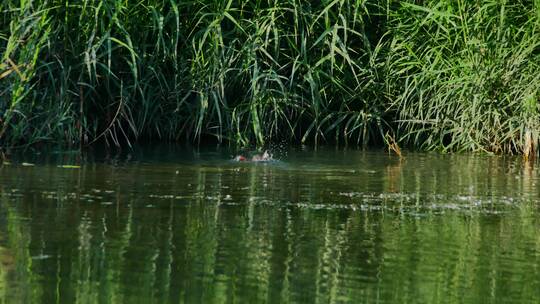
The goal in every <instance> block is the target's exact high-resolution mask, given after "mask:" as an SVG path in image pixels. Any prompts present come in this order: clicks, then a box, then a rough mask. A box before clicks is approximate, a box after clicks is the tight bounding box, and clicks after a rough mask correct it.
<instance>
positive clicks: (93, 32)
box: [0, 0, 540, 152]
mask: <svg viewBox="0 0 540 304" xmlns="http://www.w3.org/2000/svg"><path fill="white" fill-rule="evenodd" d="M413 2H414V1H401V2H396V1H390V0H368V1H353V0H335V1H321V2H305V1H298V0H286V1H271V0H265V1H232V0H230V1H200V0H199V1H174V0H169V1H155V0H149V1H143V2H138V3H132V2H126V1H120V0H108V1H101V0H86V1H78V2H71V1H65V0H63V1H60V0H50V1H20V0H19V1H15V0H8V1H4V2H2V4H0V11H2V15H1V17H0V18H1V19H0V52H1V54H2V63H1V65H0V94H1V95H0V98H1V99H0V111H1V113H0V114H1V115H2V116H1V117H2V121H1V122H0V126H1V129H0V130H1V131H0V132H1V133H0V140H1V144H2V145H3V146H5V147H8V146H16V145H19V144H32V143H36V142H43V141H45V142H60V143H64V144H68V145H81V146H83V145H87V144H92V143H95V142H98V141H105V142H107V143H108V144H115V145H130V144H131V142H132V141H134V140H137V139H139V138H150V139H159V140H170V141H182V140H189V141H196V142H197V141H200V140H201V139H203V138H207V137H215V138H216V139H217V140H219V141H227V142H230V143H235V144H241V145H251V144H256V145H258V146H262V145H264V144H265V143H266V142H268V141H273V140H287V141H292V142H312V143H315V144H318V143H321V142H344V143H348V144H363V145H367V144H373V143H386V142H387V141H388V140H389V139H391V140H392V142H393V141H394V138H395V140H396V141H397V143H398V144H400V145H411V146H413V147H422V148H426V149H439V150H472V151H477V150H484V151H493V152H526V151H529V152H530V150H532V149H534V148H535V147H536V145H537V142H538V136H539V135H538V132H537V131H536V130H538V128H537V127H538V115H537V112H538V107H537V103H538V98H539V93H538V91H539V83H540V81H539V80H540V79H539V76H538V74H539V73H537V72H536V71H538V67H539V64H540V59H539V56H540V55H539V52H538V39H539V38H538V37H539V35H538V29H539V20H540V16H539V13H538V11H539V7H540V6H539V1H538V0H536V1H535V2H530V1H529V2H525V1H524V2H518V4H516V3H507V2H505V1H476V3H469V2H465V1H458V2H455V1H443V2H440V1H425V2H424V4H423V5H422V6H418V5H415V4H412V3H413ZM527 147H529V148H527Z"/></svg>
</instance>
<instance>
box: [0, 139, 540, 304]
mask: <svg viewBox="0 0 540 304" xmlns="http://www.w3.org/2000/svg"><path fill="white" fill-rule="evenodd" d="M276 154H279V155H278V158H279V160H278V161H272V162H266V163H250V162H246V163H243V162H242V163H239V162H233V161H231V160H230V159H231V158H232V157H233V156H234V155H233V153H231V152H230V151H228V150H226V149H218V148H205V149H200V150H198V149H187V148H181V149H180V148H175V147H166V148H155V149H141V150H138V151H134V152H130V153H124V154H120V155H114V156H107V155H101V156H98V155H91V156H89V155H83V156H82V157H81V156H79V155H77V154H69V153H48V154H47V155H46V156H44V155H26V156H19V157H13V159H11V163H10V164H8V165H3V166H1V167H0V303H72V302H78V303H502V302H505V303H510V302H513V303H538V302H539V301H540V217H539V213H540V212H539V206H540V205H539V203H540V196H539V194H540V185H539V171H538V169H537V167H536V166H535V165H534V163H529V162H524V161H523V160H522V159H521V158H518V157H515V158H513V157H501V156H486V155H483V156H482V155H441V154H436V153H407V154H406V157H405V159H402V160H400V159H399V158H397V157H396V156H394V155H389V154H387V153H386V152H384V151H377V150H374V151H358V150H346V149H345V150H344V149H328V148H326V149H324V148H322V149H318V150H314V149H310V148H304V149H302V148H298V149H290V150H289V151H287V152H283V151H282V152H281V153H276Z"/></svg>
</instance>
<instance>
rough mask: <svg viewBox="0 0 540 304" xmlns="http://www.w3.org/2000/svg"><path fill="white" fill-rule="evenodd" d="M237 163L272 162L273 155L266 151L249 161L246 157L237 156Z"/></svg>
mask: <svg viewBox="0 0 540 304" xmlns="http://www.w3.org/2000/svg"><path fill="white" fill-rule="evenodd" d="M234 160H235V161H252V162H261V161H269V160H272V154H270V153H269V152H268V150H266V151H264V153H263V154H255V155H253V156H252V157H251V159H248V158H247V157H245V156H244V155H237V156H236V157H235V158H234Z"/></svg>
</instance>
